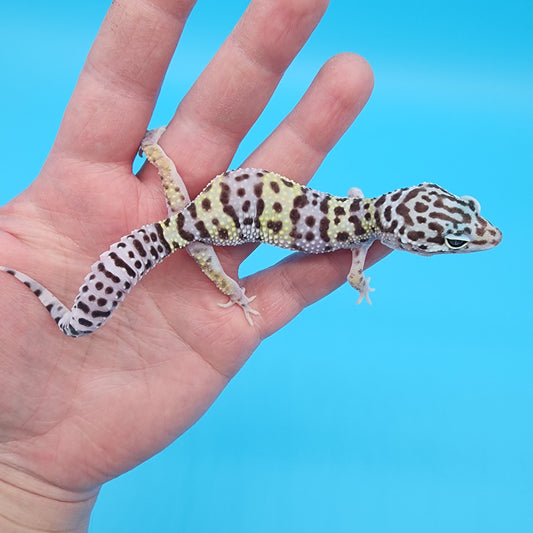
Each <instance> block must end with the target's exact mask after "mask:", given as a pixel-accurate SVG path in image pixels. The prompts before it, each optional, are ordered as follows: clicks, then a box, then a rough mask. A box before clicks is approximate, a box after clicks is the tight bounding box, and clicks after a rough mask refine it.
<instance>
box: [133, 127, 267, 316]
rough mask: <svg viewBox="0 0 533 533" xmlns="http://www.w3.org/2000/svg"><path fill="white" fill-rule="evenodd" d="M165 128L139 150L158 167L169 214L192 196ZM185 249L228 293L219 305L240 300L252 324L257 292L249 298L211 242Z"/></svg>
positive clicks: (151, 133) (149, 136)
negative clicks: (166, 142) (168, 147)
mask: <svg viewBox="0 0 533 533" xmlns="http://www.w3.org/2000/svg"><path fill="white" fill-rule="evenodd" d="M165 130H166V126H161V127H159V128H155V129H153V130H149V131H148V132H146V135H145V136H144V138H143V140H142V141H141V147H140V150H139V154H142V153H144V154H145V156H146V159H147V160H148V161H149V162H150V163H151V164H152V165H154V166H155V167H156V168H157V172H158V174H159V176H160V178H161V183H162V185H163V191H164V193H165V199H166V202H167V209H168V216H169V217H170V216H172V215H175V214H176V213H179V212H180V211H182V210H183V209H184V208H185V207H186V206H187V204H188V203H190V196H189V193H188V191H187V188H186V187H185V183H184V182H183V179H182V178H181V176H180V174H179V172H178V170H177V169H176V165H175V164H174V162H173V161H172V159H171V158H170V157H169V156H168V155H167V154H166V152H165V151H164V150H163V148H162V147H161V146H160V145H159V139H160V138H161V136H162V135H163V133H164V132H165ZM185 249H186V250H187V252H188V254H189V255H190V256H191V257H192V258H193V259H194V260H195V261H196V264H197V265H198V266H199V267H200V268H201V270H202V272H203V273H204V274H205V275H206V276H207V277H208V278H209V279H210V280H211V281H212V282H213V283H214V284H215V285H216V287H217V288H218V290H219V291H220V292H222V293H223V294H225V295H226V296H228V297H229V301H228V302H227V303H225V304H218V305H220V306H221V307H230V306H232V305H234V304H237V305H238V306H239V307H240V308H241V309H242V310H243V312H244V316H245V318H246V320H247V321H248V323H249V324H250V325H251V326H253V321H252V317H251V315H260V313H259V311H256V310H255V309H252V307H250V302H252V301H253V300H254V299H255V296H252V297H250V298H248V297H247V296H246V295H245V289H244V288H243V287H241V286H240V285H239V283H238V282H237V281H235V280H234V279H233V278H231V277H230V276H228V275H227V274H226V272H225V271H224V269H223V268H222V265H221V264H220V260H219V259H218V256H217V254H216V252H215V250H214V248H213V247H212V246H209V245H208V244H204V243H201V242H194V243H191V244H189V245H188V246H186V248H185Z"/></svg>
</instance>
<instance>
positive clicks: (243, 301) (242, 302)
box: [218, 289, 261, 326]
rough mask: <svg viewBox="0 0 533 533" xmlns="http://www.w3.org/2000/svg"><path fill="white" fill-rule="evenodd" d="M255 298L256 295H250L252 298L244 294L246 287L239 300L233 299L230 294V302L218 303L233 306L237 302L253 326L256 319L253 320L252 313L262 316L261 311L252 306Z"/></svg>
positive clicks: (223, 305)
mask: <svg viewBox="0 0 533 533" xmlns="http://www.w3.org/2000/svg"><path fill="white" fill-rule="evenodd" d="M254 300H255V296H250V298H248V297H247V296H245V294H244V289H242V294H241V295H240V297H239V299H238V300H233V299H232V298H231V296H230V299H229V301H228V302H226V303H225V304H218V305H219V306H220V307H224V308H227V307H231V306H232V305H234V304H237V305H238V306H240V308H241V309H242V310H243V312H244V317H245V318H246V321H247V322H248V324H250V326H253V325H254V321H253V320H252V317H251V315H256V316H261V313H260V312H259V311H256V310H255V309H253V308H252V307H250V302H253V301H254Z"/></svg>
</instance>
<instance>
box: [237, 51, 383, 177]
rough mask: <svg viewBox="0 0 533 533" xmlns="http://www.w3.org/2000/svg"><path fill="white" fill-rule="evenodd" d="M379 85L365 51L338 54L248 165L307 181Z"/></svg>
mask: <svg viewBox="0 0 533 533" xmlns="http://www.w3.org/2000/svg"><path fill="white" fill-rule="evenodd" d="M373 86H374V79H373V74H372V70H371V68H370V66H369V64H368V63H367V62H366V61H365V60H364V59H363V58H362V57H360V56H358V55H356V54H351V53H344V54H339V55H337V56H334V57H333V58H331V59H330V60H329V61H327V62H326V64H325V65H324V66H323V67H322V69H321V70H320V71H319V73H318V75H317V76H316V78H315V79H314V80H313V83H312V84H311V86H310V87H309V89H308V90H307V92H306V93H305V94H304V96H303V97H302V99H301V100H300V102H298V104H297V105H296V107H295V108H294V110H293V111H292V112H291V113H290V114H289V115H288V116H287V118H285V120H283V122H282V123H281V124H280V125H279V126H278V127H277V128H276V130H274V132H273V133H272V134H271V135H270V136H269V137H268V138H267V139H266V140H265V141H264V142H263V143H262V144H261V145H260V146H259V147H258V148H257V149H256V150H255V151H254V152H253V153H252V154H251V155H250V157H249V158H248V159H247V160H246V161H245V162H244V166H249V167H260V168H266V169H271V168H272V169H273V170H275V171H276V172H278V173H280V174H284V175H285V176H287V177H289V178H291V179H293V180H295V181H299V182H300V183H307V182H308V181H309V179H310V178H311V177H312V176H313V174H314V173H315V171H316V170H317V168H318V167H319V166H320V164H321V163H322V161H323V160H324V158H325V157H326V155H327V154H328V152H329V151H330V150H331V149H332V148H333V146H334V145H335V144H336V143H337V141H338V140H339V139H340V138H341V137H342V136H343V135H344V133H345V132H346V130H347V129H348V128H349V127H350V125H351V124H352V123H353V121H354V120H355V119H356V117H357V116H358V115H359V113H360V112H361V110H362V109H363V107H364V106H365V104H366V102H367V101H368V98H369V97H370V94H371V92H372V89H373Z"/></svg>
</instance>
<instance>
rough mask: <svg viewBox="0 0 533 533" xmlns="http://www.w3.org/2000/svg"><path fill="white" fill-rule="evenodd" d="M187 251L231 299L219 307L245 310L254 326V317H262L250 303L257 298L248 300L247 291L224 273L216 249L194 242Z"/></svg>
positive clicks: (249, 322) (253, 297)
mask: <svg viewBox="0 0 533 533" xmlns="http://www.w3.org/2000/svg"><path fill="white" fill-rule="evenodd" d="M187 251H188V252H189V254H190V256H191V257H192V258H193V259H194V260H195V261H196V264H197V265H198V266H199V267H200V268H201V269H202V272H203V273H204V274H205V275H206V276H207V277H208V278H209V279H210V280H211V281H212V282H213V283H214V284H215V285H216V286H217V288H218V290H219V291H220V292H222V293H223V294H225V295H226V296H228V297H229V301H228V302H226V303H224V304H218V305H219V306H220V307H231V306H232V305H234V304H237V305H238V306H239V307H240V308H241V309H242V310H243V313H244V317H245V318H246V320H247V322H248V324H250V326H253V325H254V322H253V320H252V315H256V316H260V313H259V311H256V310H255V309H253V308H252V307H250V302H253V301H254V300H255V296H251V297H250V298H248V296H246V294H245V289H244V288H243V287H241V286H240V285H239V284H238V283H237V282H236V281H235V280H234V279H233V278H232V277H230V276H228V275H227V274H226V272H224V269H223V268H222V265H221V264H220V261H219V259H218V256H217V254H216V252H215V250H214V248H213V247H212V246H206V245H205V244H202V243H198V242H193V243H191V244H189V246H187Z"/></svg>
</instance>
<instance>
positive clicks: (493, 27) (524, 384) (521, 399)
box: [0, 0, 533, 533]
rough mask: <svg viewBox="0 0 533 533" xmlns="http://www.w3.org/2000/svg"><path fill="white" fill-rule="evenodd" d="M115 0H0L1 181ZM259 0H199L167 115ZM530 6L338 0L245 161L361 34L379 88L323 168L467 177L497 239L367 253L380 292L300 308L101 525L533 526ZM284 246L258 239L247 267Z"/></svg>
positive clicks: (129, 485) (106, 510)
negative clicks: (442, 248) (385, 254)
mask: <svg viewBox="0 0 533 533" xmlns="http://www.w3.org/2000/svg"><path fill="white" fill-rule="evenodd" d="M108 3H109V2H107V1H106V2H104V1H101V0H95V1H93V2H70V1H69V2H67V1H63V0H61V1H56V2H52V3H49V2H37V1H27V2H24V4H20V3H18V4H17V3H5V5H3V6H2V10H3V15H2V21H1V22H0V27H1V30H0V65H1V68H2V84H1V86H0V95H1V99H2V103H3V105H2V108H3V109H2V117H3V118H2V128H1V132H0V140H1V143H2V144H1V146H2V148H3V156H4V157H3V165H2V167H3V168H2V173H1V178H0V180H1V181H0V184H1V185H0V201H2V202H6V201H8V200H9V199H10V198H12V197H13V196H14V195H15V194H16V193H17V192H19V191H20V190H22V189H23V188H24V187H25V186H26V185H27V184H28V183H29V182H30V181H31V179H32V178H33V177H34V176H35V175H36V174H37V173H38V171H39V168H40V166H41V164H42V162H43V160H44V158H45V156H46V154H47V152H48V150H49V148H50V146H51V144H52V142H53V139H54V136H55V133H56V130H57V127H58V124H59V121H60V117H61V114H62V112H63V109H64V107H65V105H66V103H67V100H68V97H69V94H70V92H71V90H72V88H73V87H74V84H75V82H76V78H77V75H78V73H79V70H80V68H81V65H82V63H83V60H84V57H85V55H86V53H87V50H88V48H89V46H90V43H91V41H92V40H93V38H94V37H95V35H96V32H97V29H98V26H99V24H100V22H101V19H102V18H103V16H104V14H105V11H106V9H107V7H108ZM246 4H247V2H245V1H233V2H223V3H220V2H213V1H209V0H200V1H199V3H198V5H197V7H196V8H195V10H194V11H193V14H192V17H191V19H190V23H189V25H188V26H187V29H186V32H185V34H184V37H183V40H182V43H181V45H180V48H179V50H178V52H177V54H176V57H175V61H174V63H173V65H172V67H171V69H170V71H169V75H168V77H167V79H166V82H165V86H164V88H163V92H162V95H161V99H160V102H159V104H158V107H157V110H156V113H155V117H154V121H153V124H154V125H158V124H163V123H166V122H167V121H168V119H169V117H170V116H171V114H172V112H173V110H174V108H175V105H176V102H177V99H178V98H180V97H181V96H182V95H183V94H184V92H185V91H186V90H187V88H188V87H189V86H190V84H191V83H192V81H193V80H194V78H195V77H196V75H197V74H198V73H199V72H200V71H201V69H202V67H203V66H204V65H205V64H206V63H207V61H208V60H209V58H210V57H211V55H212V54H213V53H214V51H215V50H216V49H217V47H218V45H219V44H220V43H221V42H222V41H223V39H224V38H225V37H226V35H227V34H228V32H229V31H230V29H231V28H232V26H233V24H234V23H235V22H236V21H237V19H238V17H239V15H240V13H241V12H242V10H243V9H244V7H245V5H246ZM22 6H23V7H22ZM532 12H533V9H532V4H531V2H530V1H520V0H506V1H505V2H503V1H500V2H497V1H494V2H485V1H484V2H481V1H479V2H478V1H468V0H466V1H465V0H447V1H446V2H443V1H438V2H427V0H425V1H422V0H419V1H415V0H408V1H407V2H396V1H394V2H393V1H389V0H382V1H379V0H377V1H374V2H356V1H354V0H348V1H341V0H337V1H335V0H333V1H332V2H331V6H330V9H329V11H328V13H327V14H326V16H325V18H324V20H323V21H322V23H321V25H320V26H319V28H318V29H317V31H316V32H315V33H314V35H313V37H312V38H311V40H310V42H309V44H308V46H307V47H306V48H305V49H304V51H303V52H302V53H301V54H300V55H299V56H298V58H297V59H296V61H295V63H294V65H293V66H292V67H291V69H290V71H289V72H288V74H287V76H286V78H285V80H284V81H283V83H282V84H281V86H280V89H279V91H278V92H277V94H276V95H275V97H274V98H273V100H272V102H271V104H270V106H269V107H268V108H267V110H266V112H265V114H264V115H263V117H262V118H261V119H260V120H259V122H258V123H257V125H256V126H255V127H254V128H253V130H252V132H251V133H250V136H249V137H248V138H247V139H246V141H245V142H244V143H243V145H242V147H241V150H240V151H239V154H238V156H237V157H236V160H235V163H236V165H238V163H239V162H240V161H241V160H242V159H243V158H244V157H245V155H246V154H247V153H248V151H249V150H250V149H252V148H253V147H254V146H255V145H256V144H257V142H259V141H260V140H261V139H262V138H263V137H264V136H265V135H266V134H267V133H268V132H269V131H270V130H271V129H272V128H273V127H274V126H275V125H276V123H277V122H278V121H279V120H280V119H281V118H282V117H283V116H284V114H285V113H287V112H288V111H289V110H290V108H291V107H292V105H294V103H295V102H296V101H297V100H298V98H299V96H300V95H301V94H302V93H303V91H304V90H305V88H306V86H307V84H308V83H309V82H310V81H311V79H312V77H313V76H314V75H315V73H316V71H317V70H318V69H319V67H320V65H321V64H322V63H323V62H324V61H325V60H326V59H327V58H328V57H329V56H331V55H333V54H335V53H337V52H340V51H345V50H350V51H355V52H358V53H360V54H362V55H363V56H365V57H366V58H367V59H368V60H369V61H370V63H371V65H372V67H373V69H374V73H375V77H376V88H375V91H374V94H373V97H372V98H371V101H370V103H369V105H368V106H367V108H366V109H365V110H364V111H363V113H362V115H361V117H360V118H359V119H358V121H357V123H356V125H355V126H354V127H352V128H351V129H350V130H349V132H348V133H347V134H346V136H345V137H344V138H343V140H342V141H341V142H340V143H339V145H338V146H337V147H336V148H335V149H334V150H333V152H332V153H331V155H330V156H329V157H328V159H327V160H326V162H325V163H324V165H323V166H322V167H321V169H320V170H319V172H318V173H317V176H316V177H315V178H314V180H313V182H312V184H313V185H314V186H315V187H317V188H321V189H325V190H329V191H330V192H333V193H336V194H344V193H345V192H346V191H347V190H348V188H349V187H351V186H354V185H355V186H358V187H361V188H362V189H363V191H364V192H365V194H366V195H367V196H372V195H376V194H379V193H381V192H385V191H388V190H390V189H392V188H396V187H400V186H404V185H411V184H415V183H418V182H419V181H422V180H426V179H429V180H435V181H437V182H438V183H440V184H441V185H443V186H445V187H446V188H449V189H451V190H452V191H454V192H456V193H457V194H469V195H473V196H475V197H476V198H477V199H478V200H479V201H480V202H481V205H482V213H483V214H485V215H486V216H487V217H488V218H489V219H490V220H491V221H493V222H494V223H495V224H496V225H498V226H499V227H500V228H501V229H502V230H503V233H504V241H503V243H502V244H501V246H500V247H498V248H497V249H495V250H493V251H491V252H485V253H482V254H472V255H465V256H455V257H451V256H449V257H436V258H433V259H431V260H428V259H425V258H421V257H416V256H412V255H410V254H403V253H394V254H393V255H392V256H390V257H389V258H387V259H386V260H385V261H383V262H381V263H380V264H379V265H376V266H375V267H373V268H372V270H371V275H372V278H373V285H374V286H375V287H376V288H377V290H376V292H375V293H374V295H373V303H374V305H373V306H372V307H369V306H363V305H362V306H361V307H355V305H354V302H355V299H356V294H355V293H354V291H353V290H352V289H351V288H349V287H348V286H346V285H345V286H343V287H341V288H340V289H339V290H337V291H336V292H335V293H333V294H332V295H330V296H329V297H327V298H326V299H324V300H323V301H321V302H319V303H317V304H316V305H314V306H312V307H311V308H309V309H307V310H306V311H304V312H303V313H302V314H301V316H299V317H298V318H297V319H296V320H294V322H293V323H292V324H290V325H289V326H287V327H286V328H284V329H283V330H282V331H280V332H279V333H278V334H276V335H275V336H273V337H272V338H270V339H268V340H267V341H266V342H265V343H264V344H263V345H262V347H261V348H260V349H259V350H257V352H256V353H255V354H254V356H253V357H252V359H251V360H250V361H249V362H248V364H247V365H246V366H245V368H244V369H243V370H242V372H240V374H239V375H238V376H237V377H236V378H235V379H234V380H233V382H232V383H231V384H230V385H229V386H228V388H227V390H226V391H225V392H224V393H223V394H222V396H221V397H220V399H219V400H218V401H217V402H216V403H215V405H214V406H213V407H212V408H211V409H210V411H209V412H208V413H207V414H206V415H205V416H204V417H203V418H202V419H201V421H200V422H198V423H197V424H196V425H195V426H194V427H193V428H192V429H191V430H190V431H189V432H187V433H186V434H185V435H184V436H183V437H181V438H180V439H179V440H178V441H177V442H175V443H174V444H173V445H172V446H170V447H169V448H168V449H166V450H165V451H163V452H162V453H160V454H159V455H158V456H156V457H154V458H153V459H151V460H149V461H148V462H146V463H145V464H143V465H141V466H139V467H138V468H136V469H135V470H133V471H132V472H129V473H127V474H125V475H123V476H121V477H120V478H119V479H117V480H114V481H113V482H111V483H108V484H107V485H106V486H104V488H103V490H102V492H101V495H100V497H99V499H98V502H97V505H96V508H95V511H94V515H93V520H92V524H91V530H90V531H91V533H107V532H116V531H128V532H130V533H136V532H145V531H157V532H171V531H191V532H192V531H194V532H207V531H222V532H226V531H227V532H230V531H231V532H270V531H280V532H293V531H307V532H315V531H316V532H321V531H326V530H328V531H336V532H344V531H365V532H370V533H373V532H376V533H377V532H388V531H394V532H410V533H412V532H419V531H420V532H427V531H431V532H450V531H453V532H455V533H462V532H478V531H479V532H484V533H489V532H500V531H501V532H503V531H513V532H515V533H516V532H526V531H528V532H529V531H533V430H532V423H531V422H532V421H531V411H532V406H533V360H532V355H533V349H532V347H531V345H532V342H531V330H532V318H533V316H532V315H533V313H532V311H531V307H532V301H531V300H532V283H531V278H532V276H531V260H532V259H533V254H532V244H531V243H532V231H531V227H532V222H531V190H532V179H531V178H532V163H533V161H532V148H533V128H532V119H533V68H532V61H533V60H532V58H533V38H532V27H533V17H532ZM332 176H335V178H334V179H333V178H332ZM279 257H281V253H280V252H279V251H278V250H275V249H269V248H267V247H262V248H261V249H260V250H259V252H258V253H257V254H254V256H253V257H252V259H251V260H249V261H248V262H247V263H246V264H245V266H244V267H243V272H242V273H243V274H245V273H247V272H251V271H254V270H256V269H258V268H263V267H265V266H268V265H270V264H272V263H273V262H274V261H276V260H277V259H278V258H279Z"/></svg>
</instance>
